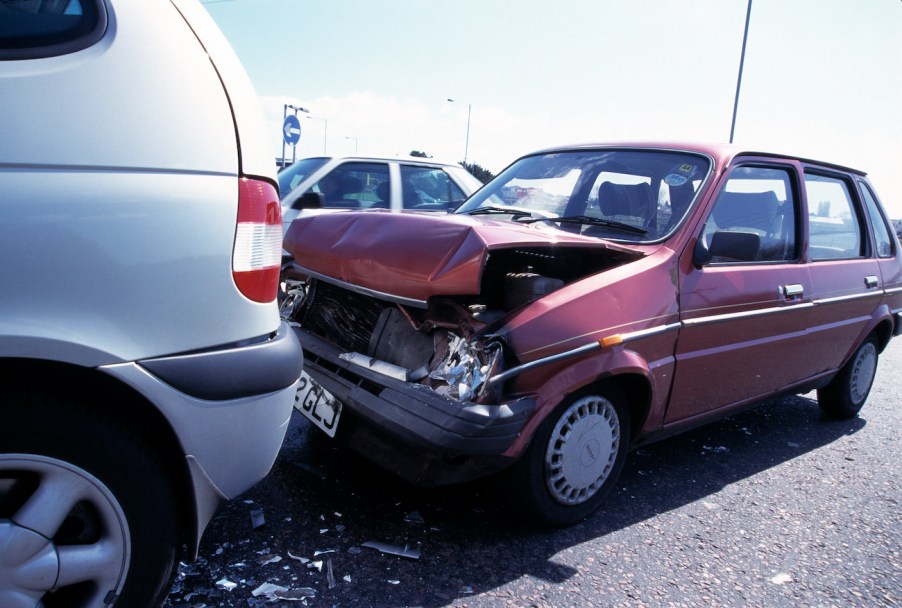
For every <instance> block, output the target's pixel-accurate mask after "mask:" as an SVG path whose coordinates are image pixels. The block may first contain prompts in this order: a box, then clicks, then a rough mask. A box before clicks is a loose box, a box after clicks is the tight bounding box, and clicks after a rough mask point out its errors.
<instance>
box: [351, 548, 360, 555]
mask: <svg viewBox="0 0 902 608" xmlns="http://www.w3.org/2000/svg"><path fill="white" fill-rule="evenodd" d="M348 553H350V554H351V555H360V553H362V551H361V549H360V547H348Z"/></svg>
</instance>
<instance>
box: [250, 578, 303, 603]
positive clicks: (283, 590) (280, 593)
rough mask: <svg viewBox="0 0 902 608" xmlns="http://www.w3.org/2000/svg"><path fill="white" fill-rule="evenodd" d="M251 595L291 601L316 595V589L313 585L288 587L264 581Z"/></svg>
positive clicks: (270, 599) (271, 599)
mask: <svg viewBox="0 0 902 608" xmlns="http://www.w3.org/2000/svg"><path fill="white" fill-rule="evenodd" d="M251 595H253V596H254V597H260V596H261V595H262V596H264V597H265V598H266V599H267V600H269V601H273V602H274V601H278V600H286V601H289V602H298V601H301V600H305V599H307V598H312V597H316V590H314V589H312V588H311V587H298V588H296V589H288V588H287V587H282V586H281V585H275V584H273V583H263V584H262V585H260V586H259V587H257V588H256V589H254V590H253V591H251Z"/></svg>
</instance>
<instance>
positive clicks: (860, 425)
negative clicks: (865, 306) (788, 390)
mask: <svg viewBox="0 0 902 608" xmlns="http://www.w3.org/2000/svg"><path fill="white" fill-rule="evenodd" d="M900 417H902V339H896V340H895V342H894V343H893V344H892V345H891V346H890V348H889V349H888V350H887V351H886V352H884V353H883V355H882V356H881V360H880V366H879V369H878V374H877V380H876V383H875V385H874V388H873V390H872V392H871V395H870V398H869V400H868V402H867V403H866V404H865V407H864V409H863V410H862V412H861V415H860V416H859V417H858V418H857V419H853V420H848V421H830V420H826V419H824V418H822V416H821V413H820V410H819V408H818V406H817V403H816V402H815V401H814V400H813V394H811V395H805V396H798V397H790V398H785V399H780V400H774V401H771V402H768V403H766V404H764V405H762V406H761V407H759V408H757V409H754V410H751V411H747V412H745V413H742V414H738V415H735V416H733V417H731V418H728V419H725V420H723V421H721V422H717V423H713V424H711V425H709V426H706V427H704V428H701V429H698V430H695V431H692V432H689V433H687V434H684V435H681V436H679V437H675V438H672V439H668V440H666V441H663V442H660V443H656V444H654V445H651V446H648V447H645V448H642V449H640V450H638V451H635V452H633V453H632V454H631V455H630V457H629V459H628V461H627V465H626V468H625V470H624V473H623V476H622V478H621V480H620V483H619V484H618V489H617V490H616V491H615V492H614V493H613V495H612V496H611V497H610V498H609V500H608V501H607V503H606V504H605V506H604V507H603V508H602V510H601V511H600V512H598V513H597V514H596V515H595V516H594V517H593V518H591V519H590V520H588V521H586V522H584V523H582V524H580V525H577V526H575V527H572V528H569V529H566V530H558V531H549V530H542V529H535V528H531V527H529V526H527V525H525V524H523V523H520V522H519V521H517V520H516V519H512V518H511V517H510V515H509V513H508V511H507V510H506V508H505V506H504V502H503V500H502V497H501V496H500V491H499V490H498V489H497V484H495V483H492V481H491V480H490V481H488V482H481V483H474V484H469V485H465V486H457V487H451V488H442V489H432V490H422V489H417V488H412V487H410V486H407V485H405V484H403V483H402V482H399V481H396V480H395V479H393V478H392V477H390V476H388V475H386V474H384V473H382V472H381V471H380V470H378V469H376V468H374V467H373V466H371V465H370V464H368V463H367V462H366V461H364V460H362V459H360V458H358V457H357V456H355V455H354V454H351V453H349V452H347V451H345V450H342V449H338V448H336V446H334V445H333V444H332V442H331V440H329V439H328V438H326V437H325V436H324V435H321V434H320V433H319V431H317V430H316V429H313V428H311V427H310V426H309V425H308V424H307V422H306V421H305V420H304V419H303V418H301V417H300V415H298V414H296V420H294V421H293V423H292V426H291V428H290V429H289V432H288V436H287V437H286V443H285V446H284V449H283V450H282V453H281V455H280V457H279V459H278V460H277V462H276V465H275V466H274V468H273V471H272V473H271V474H270V476H269V477H268V478H267V479H266V480H264V481H263V482H261V483H260V484H259V485H258V486H256V487H255V488H254V489H253V490H251V491H250V492H248V493H247V494H246V495H245V496H243V497H241V498H240V499H238V500H235V501H232V502H231V503H229V504H228V505H227V506H226V507H225V508H223V510H222V511H221V512H220V513H219V515H218V516H217V517H216V518H215V519H214V521H213V522H212V523H211V525H210V527H209V528H208V529H207V532H206V534H205V536H204V539H203V543H202V546H201V550H200V558H199V559H198V560H197V561H196V562H194V563H192V564H189V565H184V566H183V567H182V568H181V569H180V573H179V577H178V580H177V581H176V583H175V585H174V586H173V590H172V593H171V594H170V596H169V599H168V601H167V603H166V604H165V606H167V607H173V608H174V607H176V606H191V607H193V608H201V607H207V606H264V605H266V606H298V605H305V604H306V605H309V606H324V607H326V606H328V607H333V606H336V607H342V606H380V607H381V606H386V607H388V606H423V607H437V606H458V607H463V606H474V607H481V606H492V607H494V606H517V607H521V606H543V607H544V606H554V607H559V606H560V607H563V606H574V607H576V606H579V607H591V606H605V607H608V606H629V607H636V606H655V607H657V606H700V607H701V606H705V607H707V606H711V605H715V606H819V607H832V606H836V607H847V606H900V605H902V510H900V503H902V475H900V472H902V440H900V438H899V432H900V429H902V425H900ZM261 510H262V515H263V519H264V520H265V523H263V524H262V525H258V527H254V525H256V524H260V523H261V520H260V517H259V516H260V514H261ZM370 541H376V542H381V543H387V544H390V545H394V546H396V547H399V548H402V549H403V548H405V547H406V548H407V551H408V553H411V552H415V551H419V557H418V558H417V559H413V558H411V557H399V556H396V555H391V554H386V553H383V552H381V551H380V550H378V549H374V548H370V547H366V546H364V544H365V543H368V542H370ZM319 551H328V552H326V553H320V554H317V552H319ZM277 558H278V559H277ZM304 560H307V561H304ZM317 562H321V563H319V564H318V563H317ZM330 564H331V565H330ZM330 568H331V576H330ZM217 583H218V584H217ZM265 583H270V584H273V585H277V586H281V587H283V588H286V589H288V590H289V593H294V594H295V596H304V595H308V596H311V597H308V598H307V599H306V600H304V601H289V600H275V601H271V602H268V601H267V595H266V594H265V593H260V591H259V589H260V588H261V586H262V585H264V584H265ZM255 590H257V592H258V593H260V594H259V595H257V596H256V597H255V596H254V595H253V593H254V591H255Z"/></svg>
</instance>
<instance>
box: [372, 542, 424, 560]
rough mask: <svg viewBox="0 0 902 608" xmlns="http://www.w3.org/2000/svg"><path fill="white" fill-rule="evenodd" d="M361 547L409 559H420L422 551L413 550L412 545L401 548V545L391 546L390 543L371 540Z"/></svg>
mask: <svg viewBox="0 0 902 608" xmlns="http://www.w3.org/2000/svg"><path fill="white" fill-rule="evenodd" d="M360 546H361V547H369V548H370V549H375V550H377V551H379V552H381V553H388V554H389V555H397V556H399V557H406V558H409V559H420V550H419V549H411V548H410V545H404V546H403V547H401V546H399V545H389V544H388V543H381V542H379V541H375V540H370V541H367V542H365V543H363V544H362V545H360Z"/></svg>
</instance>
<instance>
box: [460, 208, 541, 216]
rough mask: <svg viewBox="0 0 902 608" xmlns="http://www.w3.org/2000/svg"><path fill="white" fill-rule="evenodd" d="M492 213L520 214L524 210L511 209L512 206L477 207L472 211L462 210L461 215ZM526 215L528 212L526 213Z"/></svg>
mask: <svg viewBox="0 0 902 608" xmlns="http://www.w3.org/2000/svg"><path fill="white" fill-rule="evenodd" d="M490 213H503V214H505V215H519V214H521V213H523V212H522V211H518V210H516V209H511V208H510V207H490V206H486V207H477V208H476V209H473V210H471V211H462V212H461V215H488V214H490ZM524 215H526V214H524Z"/></svg>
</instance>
